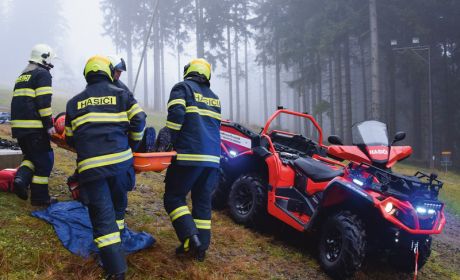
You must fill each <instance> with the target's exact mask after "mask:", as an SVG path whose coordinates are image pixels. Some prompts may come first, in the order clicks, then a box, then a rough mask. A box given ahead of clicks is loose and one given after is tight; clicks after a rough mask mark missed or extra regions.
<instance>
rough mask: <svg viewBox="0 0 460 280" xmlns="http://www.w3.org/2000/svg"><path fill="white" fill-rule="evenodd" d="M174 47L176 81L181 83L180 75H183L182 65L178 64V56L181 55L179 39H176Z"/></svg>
mask: <svg viewBox="0 0 460 280" xmlns="http://www.w3.org/2000/svg"><path fill="white" fill-rule="evenodd" d="M176 46H177V49H176V51H177V81H178V82H179V81H181V80H182V75H183V68H182V65H181V63H180V54H181V49H180V43H179V39H177V41H176Z"/></svg>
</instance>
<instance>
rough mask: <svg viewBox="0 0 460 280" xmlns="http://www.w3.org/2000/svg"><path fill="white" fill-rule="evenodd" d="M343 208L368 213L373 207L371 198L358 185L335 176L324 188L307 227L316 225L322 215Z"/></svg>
mask: <svg viewBox="0 0 460 280" xmlns="http://www.w3.org/2000/svg"><path fill="white" fill-rule="evenodd" d="M344 209H347V210H360V211H358V213H364V214H370V212H372V211H369V209H374V207H373V199H372V196H370V195H369V194H367V193H366V192H365V191H364V190H363V189H362V188H361V187H360V186H357V185H355V184H354V183H352V182H349V181H346V180H344V179H342V178H335V179H333V180H332V181H331V182H330V183H329V185H328V186H327V188H326V189H325V190H324V192H323V195H322V198H321V201H320V203H319V206H318V208H317V211H316V212H315V213H314V214H313V216H312V217H311V220H310V223H308V224H307V226H308V229H311V228H313V227H315V226H317V225H318V224H319V222H320V221H321V220H322V217H324V216H326V215H327V214H329V213H330V212H331V211H332V212H334V211H337V210H344ZM366 209H367V210H366Z"/></svg>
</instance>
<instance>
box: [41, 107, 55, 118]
mask: <svg viewBox="0 0 460 280" xmlns="http://www.w3.org/2000/svg"><path fill="white" fill-rule="evenodd" d="M38 113H39V114H40V116H42V117H47V116H51V115H52V114H53V110H52V109H51V107H48V108H44V109H40V110H38Z"/></svg>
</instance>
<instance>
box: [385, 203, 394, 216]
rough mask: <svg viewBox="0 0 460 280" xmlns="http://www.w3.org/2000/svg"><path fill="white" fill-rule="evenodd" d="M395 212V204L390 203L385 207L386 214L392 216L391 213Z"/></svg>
mask: <svg viewBox="0 0 460 280" xmlns="http://www.w3.org/2000/svg"><path fill="white" fill-rule="evenodd" d="M393 210H394V206H393V203H391V202H388V203H387V204H386V205H385V212H387V213H388V214H391V212H392V211H393ZM393 212H394V211H393Z"/></svg>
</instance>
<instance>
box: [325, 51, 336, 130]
mask: <svg viewBox="0 0 460 280" xmlns="http://www.w3.org/2000/svg"><path fill="white" fill-rule="evenodd" d="M332 59H333V58H332V55H330V56H329V59H328V67H327V68H328V70H329V106H330V108H329V115H330V116H329V118H330V120H331V135H333V134H335V133H336V132H335V130H336V129H335V98H334V76H333V68H332V67H333V64H332Z"/></svg>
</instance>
